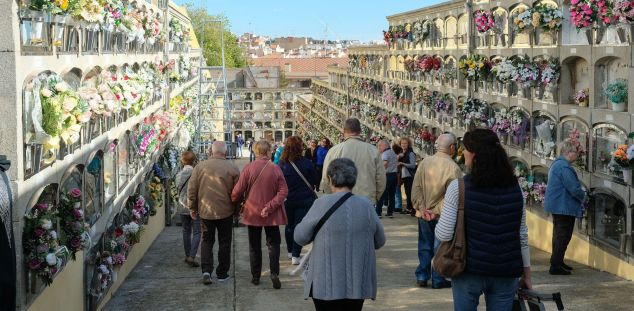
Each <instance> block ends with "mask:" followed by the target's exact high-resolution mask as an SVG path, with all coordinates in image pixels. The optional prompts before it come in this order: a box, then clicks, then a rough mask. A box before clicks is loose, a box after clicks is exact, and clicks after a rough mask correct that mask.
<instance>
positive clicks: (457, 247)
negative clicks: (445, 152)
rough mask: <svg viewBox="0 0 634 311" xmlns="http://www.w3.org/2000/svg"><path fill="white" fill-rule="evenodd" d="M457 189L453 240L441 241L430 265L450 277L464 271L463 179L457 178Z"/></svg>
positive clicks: (465, 251)
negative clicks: (457, 202)
mask: <svg viewBox="0 0 634 311" xmlns="http://www.w3.org/2000/svg"><path fill="white" fill-rule="evenodd" d="M458 189H459V190H458V191H459V194H460V201H459V202H460V203H459V204H458V214H457V217H456V228H455V230H454V237H453V240H451V241H448V242H441V243H440V246H439V247H438V250H437V251H436V255H434V258H433V259H432V262H431V264H432V267H433V268H434V270H436V272H438V274H440V275H442V276H444V277H447V278H452V277H455V276H458V275H460V274H461V273H462V271H464V268H465V264H466V253H467V249H466V243H465V242H466V241H465V228H464V196H465V189H464V179H462V178H459V179H458Z"/></svg>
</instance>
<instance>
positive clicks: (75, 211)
mask: <svg viewBox="0 0 634 311" xmlns="http://www.w3.org/2000/svg"><path fill="white" fill-rule="evenodd" d="M73 216H75V218H76V219H81V218H82V217H83V216H84V215H83V213H82V212H81V210H78V209H73Z"/></svg>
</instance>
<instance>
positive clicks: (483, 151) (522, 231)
mask: <svg viewBox="0 0 634 311" xmlns="http://www.w3.org/2000/svg"><path fill="white" fill-rule="evenodd" d="M464 146H465V150H464V157H465V165H466V167H467V169H468V170H469V174H467V175H466V176H465V177H464V191H465V196H464V223H465V238H466V248H467V252H466V267H465V270H464V272H463V273H462V274H460V275H459V276H457V277H454V278H453V279H452V283H453V284H452V290H453V299H454V310H458V311H462V310H473V311H475V310H476V309H477V306H478V302H479V297H480V295H481V293H484V296H485V301H486V305H487V310H511V309H512V305H513V297H514V296H515V293H516V291H517V288H518V286H520V287H522V288H531V269H530V253H529V248H528V229H527V227H526V210H525V208H524V198H523V196H522V190H521V189H520V187H519V184H518V182H517V179H516V178H515V176H514V175H513V168H512V166H511V164H510V162H509V160H508V156H507V155H506V151H504V148H503V147H502V145H500V141H499V139H498V137H497V135H495V133H493V132H492V131H491V130H488V129H475V130H473V131H470V132H468V133H466V134H465V136H464ZM459 195H460V190H459V186H458V180H454V181H452V182H451V184H449V187H448V188H447V192H446V194H445V201H444V206H443V207H444V208H443V211H442V213H441V215H440V220H439V221H438V224H437V225H436V230H435V233H436V238H437V239H439V240H440V241H451V240H452V239H453V236H454V228H455V226H456V217H457V210H458V204H459ZM520 277H521V279H520Z"/></svg>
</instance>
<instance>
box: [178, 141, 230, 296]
mask: <svg viewBox="0 0 634 311" xmlns="http://www.w3.org/2000/svg"><path fill="white" fill-rule="evenodd" d="M226 155H227V144H226V143H225V142H224V141H215V142H214V143H213V144H212V145H211V158H209V159H207V160H205V161H203V162H202V163H200V164H198V165H196V167H195V168H194V170H193V172H192V176H191V178H190V180H189V187H188V190H187V194H188V195H187V196H188V197H189V202H190V205H189V210H190V215H191V217H192V218H193V219H197V218H200V219H201V224H202V231H203V242H202V247H201V250H200V252H201V266H202V272H203V283H204V284H211V282H212V281H211V273H212V272H213V270H214V257H213V248H214V242H215V238H216V231H218V267H217V268H216V277H217V278H218V281H220V282H223V281H226V280H227V279H228V278H229V274H228V272H229V266H230V264H231V235H232V230H233V228H232V225H233V216H234V215H235V213H236V210H235V208H234V205H233V203H232V202H231V191H232V190H233V188H234V186H235V185H236V183H237V182H238V177H239V176H240V170H239V169H238V167H237V166H236V165H235V164H233V162H231V161H230V160H227V159H226Z"/></svg>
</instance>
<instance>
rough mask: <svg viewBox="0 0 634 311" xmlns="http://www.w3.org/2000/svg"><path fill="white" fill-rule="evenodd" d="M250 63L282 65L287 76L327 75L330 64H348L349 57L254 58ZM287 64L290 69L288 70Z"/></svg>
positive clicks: (256, 64)
mask: <svg viewBox="0 0 634 311" xmlns="http://www.w3.org/2000/svg"><path fill="white" fill-rule="evenodd" d="M249 63H250V64H252V65H253V66H277V67H280V69H281V70H282V71H284V74H285V75H286V77H287V78H310V77H327V76H328V66H331V65H335V64H336V65H338V66H339V67H346V66H348V59H347V58H281V57H278V58H252V59H250V60H249ZM287 64H289V65H290V71H287V66H286V65H287Z"/></svg>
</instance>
